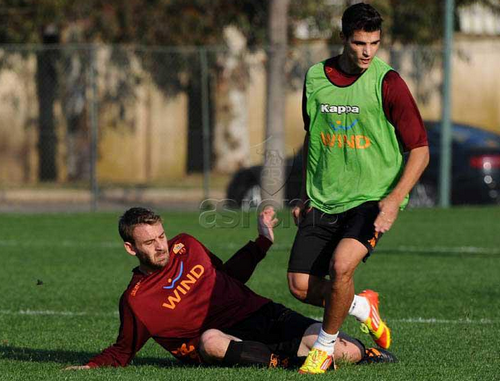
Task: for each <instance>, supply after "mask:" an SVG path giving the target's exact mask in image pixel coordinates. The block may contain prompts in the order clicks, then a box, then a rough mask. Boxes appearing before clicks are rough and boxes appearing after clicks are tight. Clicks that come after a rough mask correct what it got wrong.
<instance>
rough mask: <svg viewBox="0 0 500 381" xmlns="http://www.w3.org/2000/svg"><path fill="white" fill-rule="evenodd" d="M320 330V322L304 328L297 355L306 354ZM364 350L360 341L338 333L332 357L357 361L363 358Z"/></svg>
mask: <svg viewBox="0 0 500 381" xmlns="http://www.w3.org/2000/svg"><path fill="white" fill-rule="evenodd" d="M320 330H321V323H315V324H313V325H311V326H310V327H309V328H308V329H307V330H306V332H305V333H304V336H303V337H302V341H301V343H300V347H299V350H298V352H297V355H298V356H299V357H303V356H307V354H308V353H309V351H310V350H311V348H312V346H313V344H314V343H315V342H316V339H317V337H318V334H319V332H320ZM364 352H365V347H364V345H363V344H362V343H361V342H360V341H358V340H356V339H354V338H352V337H350V336H349V335H347V334H345V333H343V332H340V333H339V337H338V339H337V343H336V344H335V353H334V357H335V358H336V359H343V360H345V361H348V362H354V363H357V362H359V361H361V360H362V359H363V354H364Z"/></svg>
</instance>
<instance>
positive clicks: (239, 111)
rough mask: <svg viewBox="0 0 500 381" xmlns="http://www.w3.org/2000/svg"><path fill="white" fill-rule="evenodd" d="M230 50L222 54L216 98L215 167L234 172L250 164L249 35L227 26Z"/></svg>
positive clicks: (227, 39) (226, 35) (225, 171)
mask: <svg viewBox="0 0 500 381" xmlns="http://www.w3.org/2000/svg"><path fill="white" fill-rule="evenodd" d="M225 37H226V41H227V43H228V46H229V48H230V49H229V52H227V53H223V54H221V55H220V57H219V66H220V70H219V74H218V76H217V91H216V101H215V109H216V111H215V113H216V123H215V131H214V153H215V169H216V171H217V172H220V173H232V172H234V171H236V170H238V169H240V168H242V167H246V166H248V165H249V164H250V160H249V159H250V142H249V136H248V108H247V105H248V99H247V84H248V80H249V78H248V76H249V74H248V68H247V65H246V62H245V54H244V49H245V47H246V39H245V38H244V37H243V35H242V34H241V33H239V32H237V30H236V29H235V28H226V31H225Z"/></svg>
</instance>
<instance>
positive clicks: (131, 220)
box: [118, 207, 163, 243]
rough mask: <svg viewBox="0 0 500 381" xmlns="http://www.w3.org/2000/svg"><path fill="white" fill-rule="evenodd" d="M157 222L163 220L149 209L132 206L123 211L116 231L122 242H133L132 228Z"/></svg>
mask: <svg viewBox="0 0 500 381" xmlns="http://www.w3.org/2000/svg"><path fill="white" fill-rule="evenodd" d="M158 222H163V220H162V219H161V217H160V216H159V215H158V214H156V213H155V212H153V211H152V210H151V209H147V208H141V207H134V208H130V209H129V210H127V211H125V213H123V216H121V217H120V220H119V221H118V232H119V233H120V236H121V237H122V239H123V242H132V243H134V237H133V235H132V233H133V232H134V228H135V227H136V226H137V225H140V224H148V225H154V224H156V223H158Z"/></svg>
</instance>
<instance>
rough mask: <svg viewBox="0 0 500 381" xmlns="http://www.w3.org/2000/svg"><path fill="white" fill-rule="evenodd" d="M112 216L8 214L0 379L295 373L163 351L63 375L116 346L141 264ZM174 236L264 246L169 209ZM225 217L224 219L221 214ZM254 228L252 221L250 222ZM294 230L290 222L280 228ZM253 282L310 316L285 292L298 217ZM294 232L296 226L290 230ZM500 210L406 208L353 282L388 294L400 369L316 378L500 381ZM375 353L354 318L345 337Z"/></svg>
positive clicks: (237, 231) (3, 223) (312, 311)
mask: <svg viewBox="0 0 500 381" xmlns="http://www.w3.org/2000/svg"><path fill="white" fill-rule="evenodd" d="M118 215H119V213H107V214H36V215H14V214H3V215H2V218H1V219H0V232H1V234H0V253H1V255H0V258H1V264H0V295H1V296H0V380H108V379H109V380H134V381H137V380H160V379H161V380H257V379H258V380H284V379H287V380H288V379H303V378H304V376H301V375H299V374H297V373H295V372H291V371H286V370H266V369H257V368H239V369H236V368H232V369H230V368H216V367H200V368H198V367H185V366H182V365H180V364H179V363H178V362H176V361H175V360H174V359H173V358H172V357H171V356H170V355H169V354H168V353H167V352H165V351H164V350H163V349H162V348H161V347H159V346H158V345H157V344H156V343H154V342H153V341H151V342H149V343H148V344H146V346H145V348H144V349H143V350H142V351H141V352H140V353H139V355H138V356H137V358H136V359H135V360H134V362H133V363H132V365H131V366H129V367H127V368H123V369H111V368H107V369H95V370H90V371H71V372H67V371H62V368H64V367H66V366H68V365H76V364H82V363H84V362H85V361H86V360H87V359H88V358H90V357H91V356H92V355H94V354H95V353H96V352H99V351H100V350H101V349H103V348H105V347H107V346H108V345H110V344H111V343H113V342H114V339H115V338H116V334H117V331H118V327H119V319H118V315H117V305H118V299H119V297H120V295H121V293H122V291H123V290H124V288H125V287H126V286H127V284H128V282H129V280H130V275H131V273H130V270H131V269H132V268H133V267H134V266H135V265H136V263H135V259H134V258H132V257H129V256H128V255H127V254H126V253H125V251H124V250H123V249H122V246H121V242H120V239H119V236H118V233H117V228H116V221H117V217H118ZM164 218H165V220H166V223H165V227H166V231H167V233H168V235H169V236H171V237H172V236H174V235H175V234H177V233H179V232H183V231H186V232H189V233H190V234H192V235H194V236H195V237H197V238H198V239H200V240H201V241H202V242H204V243H205V244H206V245H207V246H208V247H209V248H210V249H211V250H212V251H213V252H215V253H217V254H218V255H219V256H220V257H221V258H223V259H227V258H228V257H229V256H230V255H231V254H232V252H233V251H235V250H236V249H237V247H239V246H240V245H242V244H244V243H245V242H246V240H248V239H252V238H254V237H255V231H256V230H255V221H254V220H255V215H254V214H251V215H250V217H249V218H247V216H241V221H240V223H239V224H238V226H236V227H232V228H230V227H220V228H213V229H208V228H204V227H201V226H200V224H199V222H198V214H197V213H178V212H177V213H164ZM218 221H225V220H224V219H223V216H218ZM247 221H250V224H249V225H250V226H245V225H248V224H247ZM283 225H284V226H283ZM283 225H282V226H280V227H279V228H278V229H277V231H276V235H277V238H276V241H277V242H276V245H275V246H274V247H273V248H272V249H271V251H270V252H269V254H268V257H267V258H266V259H265V260H264V261H263V262H262V263H261V264H260V265H259V268H258V269H257V271H256V273H255V274H254V277H253V278H252V279H251V281H250V282H249V285H250V287H251V288H253V289H254V290H255V291H257V292H259V293H261V294H263V295H265V296H268V297H271V298H272V299H274V300H275V301H277V302H281V303H284V304H285V305H287V306H290V307H292V308H294V309H296V310H298V311H300V312H302V313H304V314H307V315H309V316H313V317H320V316H321V315H322V310H321V309H319V308H316V307H311V306H307V305H303V304H300V303H299V302H297V301H295V300H294V299H293V298H292V297H291V296H290V294H289V292H288V289H287V285H286V266H287V259H288V252H289V249H290V246H291V243H292V241H293V237H294V234H295V228H294V227H291V226H289V225H290V224H289V219H288V218H287V217H286V218H284V223H283ZM287 225H288V226H287ZM499 286H500V208H498V207H496V208H493V207H492V208H457V209H451V210H431V209H426V210H409V211H405V212H403V213H402V214H401V215H400V218H399V220H398V221H397V224H396V226H395V227H394V228H393V230H391V232H389V233H388V234H386V236H385V237H384V238H383V239H382V240H381V242H380V245H379V247H378V249H377V251H376V252H375V254H374V255H373V256H372V257H371V258H370V259H369V261H368V262H367V263H366V264H362V265H361V266H360V268H359V270H358V271H357V274H356V290H357V291H361V290H362V289H364V288H367V287H370V288H374V289H375V290H378V291H379V292H380V293H381V312H382V314H383V316H385V318H386V319H387V321H388V323H389V325H390V326H391V327H392V329H393V346H392V350H393V352H394V353H395V354H396V355H397V356H398V357H399V359H400V362H399V363H396V364H383V365H372V366H353V365H346V366H343V367H341V368H340V369H339V370H338V371H337V372H335V373H333V372H329V373H328V374H327V375H324V376H318V377H316V378H318V379H319V378H321V377H323V378H325V379H326V378H332V379H333V378H338V379H342V380H375V379H383V380H398V381H399V380H495V379H496V380H498V379H500V290H499ZM343 329H344V330H345V331H347V332H348V333H349V334H351V335H353V336H356V337H359V338H361V339H362V340H363V341H364V342H365V343H370V339H369V338H368V336H366V335H364V334H362V333H361V332H360V331H359V328H358V325H357V324H355V322H354V321H353V319H352V318H349V317H348V319H347V321H346V323H345V325H344V328H343Z"/></svg>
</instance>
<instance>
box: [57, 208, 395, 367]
mask: <svg viewBox="0 0 500 381" xmlns="http://www.w3.org/2000/svg"><path fill="white" fill-rule="evenodd" d="M276 223H277V220H276V219H275V214H274V210H273V209H272V208H270V207H269V208H266V209H265V210H264V211H263V212H261V213H260V215H259V218H258V233H259V236H258V237H257V239H256V240H255V241H250V242H248V243H247V244H246V245H245V246H243V247H242V248H241V249H240V250H239V251H237V252H236V253H235V254H234V255H233V256H232V257H231V258H230V259H229V260H228V261H226V262H225V263H223V262H222V261H221V260H220V259H219V258H217V257H216V256H215V255H214V254H213V253H211V252H210V251H209V250H208V249H207V248H206V247H205V246H203V244H202V243H201V242H199V241H197V240H196V239H195V238H194V237H192V236H190V235H188V234H179V235H177V236H176V237H174V238H172V239H170V240H168V241H167V237H166V234H165V231H164V229H163V224H162V219H161V217H160V216H159V215H157V214H155V213H154V212H153V211H151V210H149V209H144V208H131V209H129V210H127V211H126V212H125V213H124V214H123V216H122V217H121V218H120V221H119V232H120V235H121V237H122V238H123V241H124V246H125V250H126V251H127V252H128V253H129V254H130V255H133V256H135V257H137V259H138V260H139V266H138V267H136V268H135V269H134V270H133V276H132V280H131V282H130V284H129V285H128V287H127V289H126V290H125V292H124V293H123V295H122V297H121V299H120V321H121V324H120V331H119V335H118V338H117V339H116V343H115V344H113V345H112V346H110V347H108V348H107V349H105V350H104V351H102V352H101V353H100V354H99V355H97V356H95V357H93V358H92V359H90V360H89V361H88V363H87V364H86V365H82V366H70V367H68V368H66V369H89V368H95V367H101V366H126V365H127V364H129V363H130V361H131V360H132V359H133V358H134V356H135V354H136V353H137V352H138V351H139V350H140V349H141V348H142V346H143V345H144V344H145V343H146V341H148V339H150V338H153V339H154V340H155V341H156V342H157V343H158V344H160V345H161V346H162V347H163V348H165V349H166V350H167V351H169V352H170V353H172V355H174V356H175V357H176V358H178V359H179V360H181V361H183V362H187V363H195V364H196V363H197V364H200V363H205V364H222V365H228V366H230V365H237V364H238V365H263V366H269V367H276V366H283V367H286V366H287V365H289V364H292V363H293V360H297V358H298V357H300V356H306V355H307V353H308V352H309V350H310V348H311V346H312V344H313V343H314V341H315V340H316V337H317V334H318V332H319V330H320V328H321V323H319V322H317V321H315V320H313V319H310V318H307V317H305V316H302V315H300V314H299V313H297V312H295V311H292V310H290V309H288V308H286V307H284V306H283V305H281V304H277V303H274V302H273V301H271V300H269V299H267V298H265V297H262V296H260V295H257V294H256V293H254V292H253V291H251V290H250V289H249V288H248V287H246V286H245V285H244V283H245V282H246V281H248V279H249V278H250V276H251V275H252V273H253V271H254V270H255V268H256V266H257V264H258V263H259V262H260V261H261V260H262V259H263V258H264V257H265V255H266V252H267V250H268V249H269V247H270V246H271V245H272V243H273V241H274V233H273V228H274V226H275V225H276ZM339 344H340V345H336V346H335V357H336V358H338V359H341V358H344V359H345V360H346V361H350V362H390V361H394V360H395V358H394V357H393V356H392V355H391V354H390V353H389V352H386V351H383V350H380V351H379V350H376V349H375V350H372V349H368V350H365V347H364V345H363V344H362V343H361V342H360V341H358V340H356V339H353V338H351V337H349V336H348V335H346V334H343V333H341V334H340V342H339ZM297 364H300V361H299V362H298V363H297Z"/></svg>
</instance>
